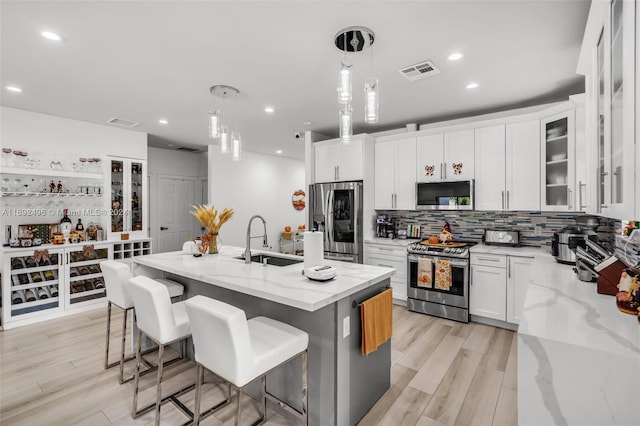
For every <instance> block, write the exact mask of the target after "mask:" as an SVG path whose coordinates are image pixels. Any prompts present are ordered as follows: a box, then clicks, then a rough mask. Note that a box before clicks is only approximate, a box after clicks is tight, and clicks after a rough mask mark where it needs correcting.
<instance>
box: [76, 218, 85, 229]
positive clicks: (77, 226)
mask: <svg viewBox="0 0 640 426" xmlns="http://www.w3.org/2000/svg"><path fill="white" fill-rule="evenodd" d="M76 231H84V225H83V224H82V219H80V218H78V224H77V225H76Z"/></svg>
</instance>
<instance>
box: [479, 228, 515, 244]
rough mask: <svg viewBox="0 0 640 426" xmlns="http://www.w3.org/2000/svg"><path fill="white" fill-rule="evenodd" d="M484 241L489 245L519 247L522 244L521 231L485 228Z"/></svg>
mask: <svg viewBox="0 0 640 426" xmlns="http://www.w3.org/2000/svg"><path fill="white" fill-rule="evenodd" d="M483 241H484V243H485V244H488V245H496V246H511V247H517V246H519V245H520V231H501V230H497V229H485V230H484V237H483Z"/></svg>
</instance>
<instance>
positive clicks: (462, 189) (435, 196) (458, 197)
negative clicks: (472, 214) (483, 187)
mask: <svg viewBox="0 0 640 426" xmlns="http://www.w3.org/2000/svg"><path fill="white" fill-rule="evenodd" d="M473 195H474V189H473V179H472V180H461V181H455V182H454V181H447V182H418V183H416V209H418V210H473V208H474V207H473V206H474V204H473Z"/></svg>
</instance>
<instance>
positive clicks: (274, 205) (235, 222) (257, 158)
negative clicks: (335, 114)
mask: <svg viewBox="0 0 640 426" xmlns="http://www.w3.org/2000/svg"><path fill="white" fill-rule="evenodd" d="M298 189H302V190H304V191H305V192H306V189H305V165H304V162H303V161H298V160H292V159H289V158H281V157H275V156H269V155H261V154H255V153H251V152H243V153H242V160H241V161H238V162H235V161H232V160H231V156H230V155H229V154H226V155H223V154H220V153H219V152H218V147H217V146H213V145H210V146H209V203H211V204H213V205H214V206H215V207H216V208H217V209H218V210H219V211H222V209H224V208H227V207H228V208H232V209H233V210H234V215H233V218H232V219H231V220H229V222H227V223H226V224H225V225H223V227H222V229H221V231H220V236H219V240H218V241H219V243H221V244H222V245H223V246H224V245H234V246H238V247H244V246H245V241H246V239H245V238H246V232H247V224H248V223H249V219H250V218H251V216H253V215H256V214H259V215H261V216H262V217H264V219H265V220H266V222H267V234H268V237H269V245H270V246H272V247H273V251H279V248H280V245H279V242H280V232H282V230H283V229H284V227H285V226H287V225H289V226H291V227H292V228H293V229H296V228H297V227H298V225H301V224H304V223H305V222H306V216H307V208H308V207H307V208H305V209H304V210H300V211H298V210H295V209H294V208H293V205H292V204H291V197H292V195H293V193H294V191H296V190H298ZM307 201H308V199H307ZM252 230H253V232H252V235H261V234H262V223H261V222H260V221H259V220H255V221H254V223H253V227H252ZM261 245H262V240H260V239H254V240H252V247H254V248H259V247H260V246H261Z"/></svg>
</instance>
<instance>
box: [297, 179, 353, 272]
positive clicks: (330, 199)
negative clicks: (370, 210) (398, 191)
mask: <svg viewBox="0 0 640 426" xmlns="http://www.w3.org/2000/svg"><path fill="white" fill-rule="evenodd" d="M309 226H310V228H311V229H315V230H317V231H321V232H324V257H325V259H331V260H343V261H346V262H353V263H362V260H363V259H362V257H363V250H362V181H354V182H336V183H317V184H315V185H311V186H310V191H309Z"/></svg>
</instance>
